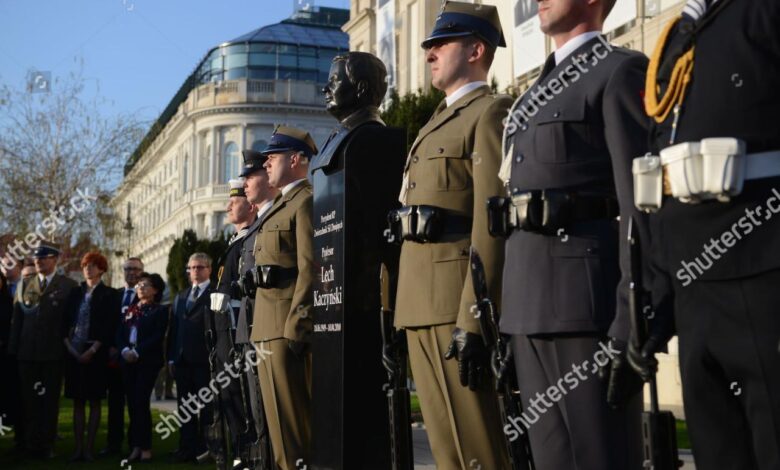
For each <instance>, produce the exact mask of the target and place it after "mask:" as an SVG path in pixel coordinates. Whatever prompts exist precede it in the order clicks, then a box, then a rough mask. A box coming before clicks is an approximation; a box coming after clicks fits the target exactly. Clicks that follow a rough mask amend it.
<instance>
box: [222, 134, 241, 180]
mask: <svg viewBox="0 0 780 470" xmlns="http://www.w3.org/2000/svg"><path fill="white" fill-rule="evenodd" d="M222 165H223V166H222V184H227V182H228V181H229V180H231V179H233V178H236V177H237V176H238V145H236V143H235V142H228V143H227V144H225V150H224V151H223V152H222Z"/></svg>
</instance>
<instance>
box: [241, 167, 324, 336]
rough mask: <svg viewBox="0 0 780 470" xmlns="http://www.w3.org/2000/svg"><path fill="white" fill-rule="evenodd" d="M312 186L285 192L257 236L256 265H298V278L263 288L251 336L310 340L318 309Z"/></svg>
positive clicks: (303, 183) (304, 183)
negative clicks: (314, 306) (314, 304)
mask: <svg viewBox="0 0 780 470" xmlns="http://www.w3.org/2000/svg"><path fill="white" fill-rule="evenodd" d="M312 199H313V197H312V186H311V184H310V183H309V181H308V180H303V181H301V182H300V183H298V184H297V185H296V186H295V187H294V188H292V189H291V190H290V191H288V192H287V194H285V195H283V196H280V197H279V198H278V199H277V200H276V201H275V202H274V205H273V207H271V209H270V210H269V211H268V213H267V214H266V216H265V219H264V221H263V223H262V225H261V226H260V229H259V230H258V232H257V238H256V239H255V264H256V265H257V266H261V265H272V266H281V267H282V268H295V267H297V269H298V275H297V278H296V279H289V280H286V281H283V282H282V283H281V284H280V285H279V286H278V287H275V288H270V289H263V288H258V289H257V294H256V295H255V312H254V321H253V322H252V323H253V327H252V335H251V338H250V339H251V340H252V341H254V342H257V341H268V340H272V339H279V338H287V339H289V340H294V341H305V340H307V339H308V337H309V334H310V333H311V331H312V329H313V326H312V320H311V317H310V316H309V315H310V313H311V308H312V301H313V294H312V282H313V275H314V268H313V255H314V253H313V243H314V228H313V227H312V221H311V217H312Z"/></svg>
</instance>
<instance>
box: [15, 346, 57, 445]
mask: <svg viewBox="0 0 780 470" xmlns="http://www.w3.org/2000/svg"><path fill="white" fill-rule="evenodd" d="M19 385H20V393H21V397H22V417H21V419H22V420H24V422H25V423H24V429H25V444H26V447H27V449H28V450H30V451H32V452H35V453H41V454H47V453H49V452H52V451H53V450H54V441H55V438H56V436H57V421H58V420H57V418H58V416H57V415H58V414H59V412H60V394H61V393H62V362H61V361H19Z"/></svg>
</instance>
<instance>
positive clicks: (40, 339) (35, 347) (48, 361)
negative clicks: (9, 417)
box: [8, 244, 80, 458]
mask: <svg viewBox="0 0 780 470" xmlns="http://www.w3.org/2000/svg"><path fill="white" fill-rule="evenodd" d="M59 255H60V251H59V250H58V249H57V248H55V247H53V246H49V245H44V244H41V245H40V246H39V247H38V248H37V249H36V250H35V253H34V255H33V256H34V258H35V269H36V272H37V275H36V276H35V277H33V278H31V279H28V280H25V281H24V282H23V284H22V286H21V289H22V291H21V294H20V299H21V301H20V302H17V303H16V304H15V305H14V318H13V323H12V327H11V335H10V338H9V341H8V343H9V344H8V346H9V350H10V351H11V352H12V353H13V354H15V355H16V357H17V360H18V363H19V382H20V393H21V397H22V413H23V419H24V421H25V431H26V436H25V437H26V439H25V444H26V447H27V450H28V451H30V452H31V453H32V454H33V455H34V456H37V457H41V458H51V457H53V456H54V441H55V438H56V435H57V416H58V414H59V403H60V391H61V388H62V361H63V357H64V356H63V351H64V345H63V342H62V338H64V337H65V333H66V331H67V328H68V327H69V325H68V324H67V319H68V315H69V314H70V312H73V311H75V309H77V308H78V303H79V301H80V298H79V297H80V296H79V289H77V287H78V284H77V283H76V282H75V281H73V280H72V279H69V278H67V277H65V276H62V275H60V274H57V273H56V271H55V270H56V268H57V261H58V259H59Z"/></svg>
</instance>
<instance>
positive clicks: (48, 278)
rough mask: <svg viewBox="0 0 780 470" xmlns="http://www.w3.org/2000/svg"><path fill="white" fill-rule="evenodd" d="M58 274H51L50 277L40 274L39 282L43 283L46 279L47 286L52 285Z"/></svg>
mask: <svg viewBox="0 0 780 470" xmlns="http://www.w3.org/2000/svg"><path fill="white" fill-rule="evenodd" d="M55 274H57V273H51V274H49V275H48V276H43V275H42V274H40V273H38V282H39V283H41V282H43V278H44V277H45V278H46V285H49V284H51V280H52V279H54V275H55Z"/></svg>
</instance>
